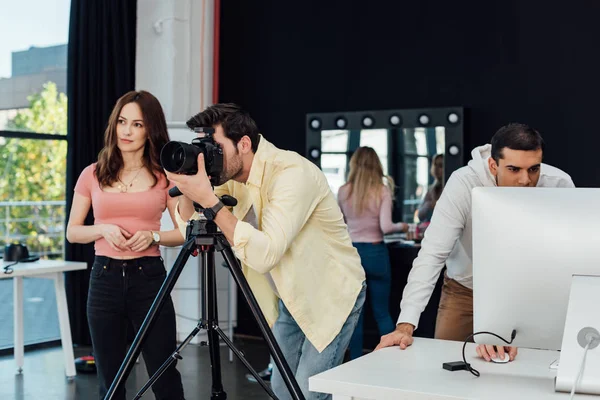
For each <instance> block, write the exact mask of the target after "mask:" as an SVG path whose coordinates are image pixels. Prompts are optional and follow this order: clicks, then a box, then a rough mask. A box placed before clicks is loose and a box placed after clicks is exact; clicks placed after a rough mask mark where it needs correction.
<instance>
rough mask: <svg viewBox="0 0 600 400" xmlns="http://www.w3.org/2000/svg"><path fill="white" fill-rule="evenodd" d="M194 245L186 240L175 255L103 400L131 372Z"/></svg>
mask: <svg viewBox="0 0 600 400" xmlns="http://www.w3.org/2000/svg"><path fill="white" fill-rule="evenodd" d="M194 247H195V240H194V239H190V240H188V241H187V242H186V243H185V244H184V245H183V248H182V250H181V252H180V253H179V255H178V256H177V260H176V261H175V264H174V265H173V268H172V269H171V272H169V275H168V276H167V278H166V279H165V281H164V282H163V284H162V286H161V287H160V290H159V291H158V294H157V295H156V298H155V299H154V302H153V303H152V306H151V307H150V310H148V314H146V318H145V319H144V322H143V323H142V325H141V326H140V329H139V331H138V333H137V335H136V336H135V339H134V340H133V343H132V344H131V347H130V348H129V351H128V352H127V355H126V356H125V359H124V360H123V363H122V364H121V368H119V372H117V375H116V376H115V379H114V380H113V382H112V384H111V385H110V388H109V389H108V392H106V396H104V400H111V399H112V398H113V396H114V395H115V393H116V392H117V389H118V388H119V387H121V386H122V385H124V384H125V381H126V380H127V377H128V376H129V373H130V372H131V368H133V366H134V364H135V360H136V359H137V357H138V355H139V354H140V351H141V350H142V346H143V345H144V342H145V340H146V336H147V334H148V332H149V331H150V329H152V325H153V323H154V321H155V320H156V317H157V316H158V314H159V313H160V310H161V309H162V307H163V305H164V303H165V302H166V301H167V298H168V296H169V295H170V293H171V291H172V290H173V287H174V286H175V282H177V278H179V275H180V274H181V271H183V267H185V263H186V262H187V260H188V258H189V257H190V255H191V254H192V250H193V248H194Z"/></svg>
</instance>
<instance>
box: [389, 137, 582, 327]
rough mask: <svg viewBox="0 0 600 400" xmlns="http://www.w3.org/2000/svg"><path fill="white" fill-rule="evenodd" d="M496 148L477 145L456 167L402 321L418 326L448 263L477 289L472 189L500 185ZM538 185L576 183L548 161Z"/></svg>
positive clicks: (452, 273)
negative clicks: (493, 164) (493, 163)
mask: <svg viewBox="0 0 600 400" xmlns="http://www.w3.org/2000/svg"><path fill="white" fill-rule="evenodd" d="M491 151H492V146H491V145H489V144H486V145H484V146H480V147H477V148H475V149H474V150H473V151H472V153H471V155H472V157H473V159H472V160H471V161H469V164H468V165H467V166H466V167H462V168H460V169H458V170H456V171H454V172H453V173H452V175H451V176H450V179H448V182H447V183H446V186H445V187H444V190H443V192H442V195H441V197H440V199H439V200H438V201H437V203H436V206H435V209H434V212H433V217H432V218H431V224H430V225H429V227H428V228H427V230H426V231H425V237H424V239H423V242H422V243H421V250H420V251H419V255H418V256H417V258H416V259H415V261H414V262H413V267H412V269H411V271H410V274H409V275H408V282H407V284H406V287H405V288H404V293H403V295H402V301H401V302H400V309H401V311H400V316H399V318H398V324H400V323H402V322H408V323H410V324H412V325H414V326H415V327H417V326H418V323H419V318H420V316H421V313H422V312H423V310H425V307H426V306H427V303H428V302H429V298H430V297H431V293H432V292H433V289H434V288H435V284H436V282H437V280H438V277H439V275H440V272H441V271H442V269H443V268H444V265H446V268H447V274H448V277H449V278H451V279H454V280H455V281H457V282H458V283H460V284H461V285H463V286H465V287H467V288H470V289H472V288H473V251H472V230H473V227H472V221H471V191H472V189H473V188H474V187H481V186H487V187H490V186H496V180H495V178H494V176H493V175H492V173H491V172H490V169H489V166H488V159H489V158H490V156H491ZM537 187H564V188H572V187H575V185H574V184H573V181H572V180H571V177H570V176H569V175H567V174H566V173H564V172H563V171H561V170H560V169H558V168H555V167H552V166H550V165H547V164H542V165H541V171H540V179H539V181H538V183H537Z"/></svg>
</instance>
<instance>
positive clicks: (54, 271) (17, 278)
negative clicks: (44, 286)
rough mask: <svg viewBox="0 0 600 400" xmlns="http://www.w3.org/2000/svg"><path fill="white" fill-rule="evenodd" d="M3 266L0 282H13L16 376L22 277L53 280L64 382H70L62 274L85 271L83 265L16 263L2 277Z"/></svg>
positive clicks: (20, 365)
mask: <svg viewBox="0 0 600 400" xmlns="http://www.w3.org/2000/svg"><path fill="white" fill-rule="evenodd" d="M7 264H11V263H7V262H2V263H0V267H2V269H1V270H0V279H9V278H12V279H14V281H13V282H14V293H13V296H14V297H13V298H14V301H13V303H14V341H15V344H14V345H15V361H16V363H17V370H18V371H19V373H21V372H22V371H23V363H24V358H25V357H24V356H25V350H24V346H25V343H24V333H23V277H29V278H47V279H53V280H54V289H55V291H56V305H57V308H58V322H59V326H60V339H61V342H62V348H63V352H64V354H65V372H66V375H67V378H73V377H74V376H75V374H76V372H75V359H74V355H73V342H72V340H71V326H70V324H69V311H68V309H67V297H66V294H65V278H64V275H63V272H67V271H76V270H81V269H86V268H87V264H86V263H84V262H73V261H57V260H40V261H36V262H32V263H19V264H17V265H15V266H13V267H12V268H13V273H12V274H5V273H4V272H3V271H4V266H5V265H7Z"/></svg>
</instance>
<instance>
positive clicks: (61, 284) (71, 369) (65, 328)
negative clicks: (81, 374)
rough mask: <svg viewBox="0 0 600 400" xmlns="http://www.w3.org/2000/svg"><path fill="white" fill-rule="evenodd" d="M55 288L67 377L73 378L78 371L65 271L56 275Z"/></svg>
mask: <svg viewBox="0 0 600 400" xmlns="http://www.w3.org/2000/svg"><path fill="white" fill-rule="evenodd" d="M54 289H55V291H56V305H57V307H58V323H59V325H60V340H61V342H62V348H63V353H64V355H65V369H66V374H67V378H68V379H72V378H74V377H75V375H76V374H77V373H76V372H75V356H74V354H73V341H72V340H71V325H70V323H69V309H68V308H67V296H66V294H65V276H64V273H63V272H57V273H56V275H55V277H54Z"/></svg>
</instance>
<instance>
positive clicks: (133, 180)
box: [117, 168, 143, 193]
mask: <svg viewBox="0 0 600 400" xmlns="http://www.w3.org/2000/svg"><path fill="white" fill-rule="evenodd" d="M142 169H143V168H140V169H138V172H137V173H136V174H135V176H134V177H133V179H132V180H131V181H129V183H128V184H126V183H125V182H123V181H122V180H121V178H117V179H118V180H119V182H121V184H120V185H119V190H120V191H121V193H125V192H127V188H130V187H131V186H133V182H135V179H136V178H137V176H138V175H139V174H140V171H141V170H142Z"/></svg>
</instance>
